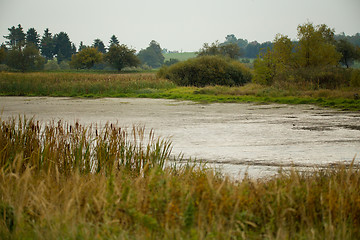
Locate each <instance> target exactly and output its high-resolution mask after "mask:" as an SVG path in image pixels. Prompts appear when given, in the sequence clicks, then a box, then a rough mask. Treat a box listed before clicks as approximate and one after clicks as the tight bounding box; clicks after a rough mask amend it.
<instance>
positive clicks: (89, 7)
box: [0, 0, 360, 51]
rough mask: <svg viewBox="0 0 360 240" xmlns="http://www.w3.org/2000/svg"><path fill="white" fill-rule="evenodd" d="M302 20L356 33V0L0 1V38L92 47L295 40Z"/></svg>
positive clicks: (187, 47) (359, 5)
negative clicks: (114, 42)
mask: <svg viewBox="0 0 360 240" xmlns="http://www.w3.org/2000/svg"><path fill="white" fill-rule="evenodd" d="M307 21H310V22H313V23H314V24H315V25H318V24H322V23H325V24H326V25H328V26H329V27H331V28H335V30H336V33H340V32H345V33H346V34H347V35H353V34H355V33H357V32H360V0H151V1H147V0H118V1H115V0H101V1H95V0H61V1H53V0H0V42H5V39H4V38H3V36H4V35H7V34H8V28H10V27H12V26H17V25H18V24H19V23H20V24H21V25H22V26H23V28H24V30H25V32H26V31H27V29H28V28H31V27H34V28H35V29H36V30H37V31H38V33H39V34H40V35H43V32H44V30H45V28H49V30H50V32H52V33H53V34H55V33H59V32H61V31H64V32H67V33H68V35H69V37H70V39H71V41H72V42H74V43H75V45H76V46H79V43H80V41H83V42H84V44H86V45H91V44H92V43H93V40H94V39H96V38H100V39H101V40H102V41H103V42H104V43H105V45H108V42H109V40H110V37H111V35H113V34H115V35H116V36H117V37H118V39H119V41H120V43H124V44H126V45H128V46H131V47H133V48H135V49H136V50H140V49H142V48H146V47H147V46H148V45H149V43H150V41H151V40H156V41H157V42H159V43H160V45H161V47H163V48H167V49H169V50H179V51H180V50H183V51H197V50H199V49H200V48H201V47H202V45H203V43H205V42H207V43H211V42H214V41H216V40H219V41H220V42H222V41H224V40H225V36H226V35H228V34H234V35H235V36H236V37H237V38H244V39H248V40H249V41H253V40H257V41H258V42H264V41H272V40H273V39H274V37H275V35H276V34H277V33H282V34H285V35H288V36H289V37H290V38H292V39H295V38H296V33H297V31H296V28H297V26H298V25H299V24H303V23H305V22H307Z"/></svg>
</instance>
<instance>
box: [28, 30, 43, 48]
mask: <svg viewBox="0 0 360 240" xmlns="http://www.w3.org/2000/svg"><path fill="white" fill-rule="evenodd" d="M26 44H27V45H29V44H31V45H33V46H35V47H36V48H38V49H39V44H40V36H39V34H38V33H37V31H36V30H35V28H29V30H28V31H27V33H26Z"/></svg>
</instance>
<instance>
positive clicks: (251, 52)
mask: <svg viewBox="0 0 360 240" xmlns="http://www.w3.org/2000/svg"><path fill="white" fill-rule="evenodd" d="M259 51H260V43H258V42H257V41H253V42H250V43H249V44H248V45H247V46H246V48H245V57H247V58H256V57H257V56H258V55H259Z"/></svg>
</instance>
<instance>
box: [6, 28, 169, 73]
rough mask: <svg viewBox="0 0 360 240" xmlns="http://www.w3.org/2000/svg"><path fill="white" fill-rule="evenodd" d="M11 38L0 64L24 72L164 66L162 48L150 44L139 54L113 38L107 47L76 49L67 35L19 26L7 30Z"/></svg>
mask: <svg viewBox="0 0 360 240" xmlns="http://www.w3.org/2000/svg"><path fill="white" fill-rule="evenodd" d="M8 30H9V34H8V35H6V36H4V38H5V39H7V40H6V42H5V43H2V44H1V47H0V64H6V65H7V66H8V67H10V68H12V69H17V70H21V71H28V70H42V69H43V68H44V66H45V64H46V65H47V66H48V67H50V68H51V66H52V67H53V68H54V69H56V68H57V67H59V65H63V66H65V67H64V68H69V67H71V68H76V69H90V68H93V67H94V66H95V65H97V67H98V68H100V69H104V68H106V67H110V68H112V69H116V70H118V71H121V70H122V69H123V68H125V67H137V66H139V65H140V64H142V65H144V66H147V67H152V68H157V67H160V66H161V65H162V64H163V63H164V56H163V55H162V53H161V47H160V44H159V43H157V42H156V41H154V40H153V41H151V42H150V44H149V46H148V47H147V48H146V49H142V50H141V51H140V52H139V53H138V54H136V50H135V49H131V48H129V47H128V46H126V45H125V44H120V42H119V40H118V38H117V37H116V36H115V35H112V37H111V38H110V41H109V45H108V47H106V46H105V44H104V42H103V41H102V40H100V39H95V40H94V42H93V44H92V45H91V46H86V45H84V44H83V42H80V45H79V48H78V49H77V48H76V46H75V44H74V43H72V42H71V40H70V37H69V35H68V34H67V33H66V32H60V33H57V34H52V33H51V32H50V30H49V29H48V28H47V29H45V30H44V33H43V35H42V36H40V34H38V32H37V31H36V30H35V29H34V28H29V29H28V30H27V32H26V33H25V32H24V29H23V27H22V26H21V24H19V25H18V26H17V27H15V26H13V27H11V28H8Z"/></svg>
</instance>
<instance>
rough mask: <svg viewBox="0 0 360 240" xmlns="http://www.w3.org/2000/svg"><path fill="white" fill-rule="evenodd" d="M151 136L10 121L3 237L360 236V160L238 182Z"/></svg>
mask: <svg viewBox="0 0 360 240" xmlns="http://www.w3.org/2000/svg"><path fill="white" fill-rule="evenodd" d="M134 133H135V137H133V136H132V135H133V134H134ZM139 135H140V138H139ZM146 135H148V134H146ZM149 135H150V137H149V138H142V136H145V135H144V132H143V131H142V130H140V131H138V130H137V128H134V129H133V130H131V134H127V133H126V131H124V130H122V129H120V128H118V127H116V126H114V125H111V124H110V125H107V127H105V128H104V129H102V130H99V129H98V131H96V128H92V127H90V126H87V127H83V126H80V125H77V124H75V125H70V124H67V123H61V122H60V123H50V124H45V125H42V124H40V123H38V122H37V121H35V120H33V119H30V120H26V119H17V120H14V119H10V120H7V121H4V120H1V128H0V159H1V165H0V238H1V239H359V237H360V204H359V202H360V188H359V184H360V172H359V168H358V167H359V166H358V165H356V164H355V163H353V164H352V165H351V166H341V165H340V166H334V167H332V168H327V169H315V170H314V171H313V172H307V173H303V172H299V171H296V170H292V171H289V172H279V174H278V175H277V176H274V177H272V178H269V179H262V180H251V179H249V178H247V177H245V178H244V179H239V180H238V181H233V180H230V179H228V178H227V177H222V176H221V175H219V174H217V173H216V172H214V171H212V170H211V169H207V168H206V166H201V167H195V166H194V165H191V164H187V165H183V166H182V167H173V166H172V167H171V166H169V165H166V164H164V161H166V159H167V158H168V156H169V153H170V151H171V147H170V143H169V142H168V141H166V140H159V139H157V138H154V137H153V133H150V134H149ZM140 139H143V140H144V142H143V145H142V144H141V141H140ZM149 139H150V140H149ZM154 139H155V141H154Z"/></svg>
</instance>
